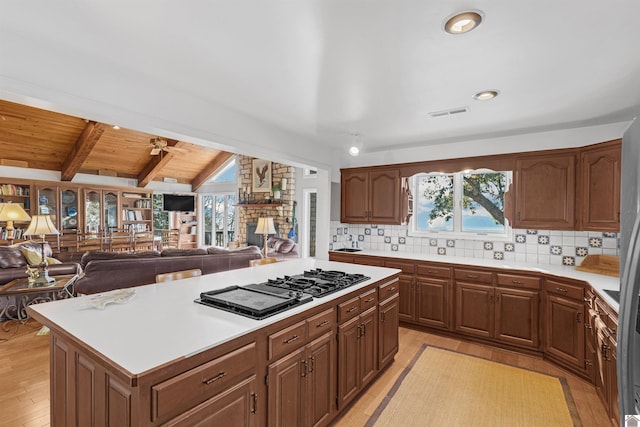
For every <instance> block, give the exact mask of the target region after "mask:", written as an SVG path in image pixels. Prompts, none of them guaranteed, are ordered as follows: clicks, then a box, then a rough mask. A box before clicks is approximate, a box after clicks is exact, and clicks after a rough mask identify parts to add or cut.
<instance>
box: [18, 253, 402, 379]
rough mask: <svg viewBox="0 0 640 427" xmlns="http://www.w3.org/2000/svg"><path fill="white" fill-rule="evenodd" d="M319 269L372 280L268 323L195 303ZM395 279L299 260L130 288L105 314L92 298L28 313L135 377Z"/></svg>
mask: <svg viewBox="0 0 640 427" xmlns="http://www.w3.org/2000/svg"><path fill="white" fill-rule="evenodd" d="M314 268H321V269H324V270H342V271H345V272H347V273H360V274H364V275H366V276H369V277H371V279H370V280H367V281H364V282H362V283H359V284H357V285H353V286H351V287H349V288H346V289H343V290H341V291H338V292H335V293H333V294H330V295H327V296H326V297H323V298H314V300H313V301H312V302H309V303H306V304H302V305H300V306H297V307H294V308H292V309H290V310H287V311H284V312H282V313H279V314H276V315H274V316H271V317H268V318H266V319H264V320H253V319H249V318H247V317H243V316H240V315H238V314H234V313H229V312H226V311H223V310H218V309H215V308H211V307H208V306H205V305H202V304H198V303H195V302H194V300H195V299H196V298H198V297H199V296H200V293H201V292H206V291H210V290H215V289H222V288H225V287H228V286H233V285H247V284H251V283H259V282H264V281H266V280H267V279H268V278H274V277H281V276H284V275H294V274H300V273H302V272H303V271H305V270H310V269H314ZM397 273H399V270H396V269H391V268H381V267H370V266H366V265H354V264H346V263H338V262H331V261H320V260H315V259H313V258H306V259H296V260H288V261H283V262H277V263H273V264H267V265H260V266H256V267H249V268H244V269H239V270H231V271H225V272H220V273H214V274H207V275H204V276H200V277H192V278H188V279H182V280H176V281H171V282H165V283H158V284H150V285H145V286H138V287H136V288H131V289H134V290H135V294H134V295H133V297H132V298H131V299H130V300H129V301H128V302H125V303H122V304H117V303H112V304H107V305H106V307H105V308H104V309H98V308H95V307H93V306H91V305H90V301H91V299H92V298H94V297H95V295H87V296H83V297H78V298H71V299H66V300H60V301H54V302H50V303H44V304H35V305H32V306H30V307H29V312H30V314H31V315H32V316H33V317H34V318H36V320H38V321H40V322H41V323H43V324H44V325H45V326H55V327H56V328H58V329H62V330H64V331H65V332H66V333H68V334H70V335H72V336H74V337H75V338H76V339H77V340H79V341H82V342H84V343H85V344H86V345H88V346H90V347H92V348H93V349H94V350H96V351H97V352H99V353H101V354H102V355H103V356H105V357H107V358H108V359H110V360H111V361H113V362H114V363H116V364H118V365H119V366H120V367H122V368H124V369H125V370H126V371H128V372H129V373H131V374H133V375H136V374H141V373H143V372H145V371H148V370H150V369H153V368H155V367H157V366H160V365H162V364H165V363H169V362H171V361H174V360H176V359H179V358H184V357H189V356H190V355H194V354H197V353H200V352H202V351H204V350H207V349H209V348H212V347H215V346H217V345H220V344H222V343H224V342H227V341H230V340H232V339H234V338H237V337H240V336H242V335H245V334H247V333H250V332H252V331H255V330H258V329H260V328H263V327H264V326H267V325H270V324H273V323H275V322H277V321H280V320H283V319H286V318H287V317H289V316H291V315H293V314H297V313H300V312H303V311H305V310H308V309H310V308H313V307H316V306H318V305H322V304H325V303H326V302H329V301H331V300H332V299H335V298H338V297H340V296H343V295H346V294H348V293H350V292H353V291H354V290H358V289H360V288H364V287H366V286H369V285H371V284H372V283H374V282H377V281H379V280H384V279H385V278H388V277H391V276H393V275H395V274H397ZM114 274H116V272H114ZM112 292H114V293H115V292H118V290H116V291H112ZM105 294H109V293H105ZM103 295H104V294H103Z"/></svg>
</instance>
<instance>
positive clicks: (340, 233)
mask: <svg viewBox="0 0 640 427" xmlns="http://www.w3.org/2000/svg"><path fill="white" fill-rule="evenodd" d="M336 231H337V232H338V236H342V227H340V228H338V229H337V230H336Z"/></svg>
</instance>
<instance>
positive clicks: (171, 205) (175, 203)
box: [162, 193, 196, 212]
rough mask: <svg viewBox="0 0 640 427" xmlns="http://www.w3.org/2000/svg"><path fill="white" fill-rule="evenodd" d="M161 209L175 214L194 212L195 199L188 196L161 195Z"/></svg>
mask: <svg viewBox="0 0 640 427" xmlns="http://www.w3.org/2000/svg"><path fill="white" fill-rule="evenodd" d="M162 209H164V210H165V211H175V212H193V211H195V210H196V197H195V196H193V195H190V194H166V193H165V194H163V195H162Z"/></svg>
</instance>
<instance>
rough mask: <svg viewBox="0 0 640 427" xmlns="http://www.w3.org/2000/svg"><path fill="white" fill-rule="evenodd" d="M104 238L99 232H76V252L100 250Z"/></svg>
mask: <svg viewBox="0 0 640 427" xmlns="http://www.w3.org/2000/svg"><path fill="white" fill-rule="evenodd" d="M103 245H104V239H103V237H102V234H101V233H95V232H87V233H78V238H77V240H76V252H86V251H101V250H102V248H103V247H104V246H103Z"/></svg>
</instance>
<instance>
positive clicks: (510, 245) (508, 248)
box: [504, 243, 516, 252]
mask: <svg viewBox="0 0 640 427" xmlns="http://www.w3.org/2000/svg"><path fill="white" fill-rule="evenodd" d="M515 249H516V245H514V244H513V243H505V244H504V251H505V252H513V251H515Z"/></svg>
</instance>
